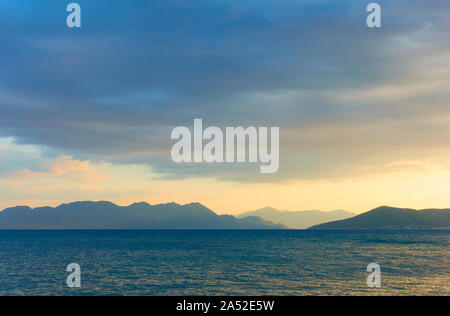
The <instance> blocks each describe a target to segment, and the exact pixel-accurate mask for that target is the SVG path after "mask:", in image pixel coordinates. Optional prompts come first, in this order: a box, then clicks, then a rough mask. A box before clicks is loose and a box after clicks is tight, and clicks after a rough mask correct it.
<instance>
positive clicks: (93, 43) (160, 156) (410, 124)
mask: <svg viewBox="0 0 450 316" xmlns="http://www.w3.org/2000/svg"><path fill="white" fill-rule="evenodd" d="M79 3H80V5H81V7H82V10H83V19H84V20H83V28H82V29H80V30H69V29H68V28H67V27H65V25H64V15H65V14H66V13H65V10H64V9H65V8H64V6H63V5H61V3H60V1H47V2H46V3H45V4H42V5H36V4H34V2H33V5H32V2H31V1H21V2H20V3H18V2H17V1H2V4H0V9H1V10H0V12H1V13H0V34H1V35H2V40H3V43H4V44H3V45H2V50H1V51H0V69H1V72H0V136H7V137H14V139H15V140H16V141H17V142H18V143H19V144H22V145H24V144H33V145H39V146H42V147H43V148H46V150H50V149H51V150H53V151H55V152H53V153H52V156H53V158H54V157H55V156H58V155H65V156H70V157H74V159H75V160H76V161H84V160H89V161H92V162H94V163H100V162H101V161H107V162H110V163H114V164H124V165H128V164H146V165H148V166H150V167H151V168H152V170H153V172H156V173H160V174H161V175H163V176H164V177H165V178H171V179H177V178H185V177H218V178H219V179H222V180H233V181H240V182H245V181H255V182H267V181H280V180H282V179H288V178H302V179H310V178H323V177H342V176H350V175H352V174H355V173H358V172H361V168H360V166H364V165H376V166H383V165H385V164H386V163H389V161H391V160H394V159H397V160H401V159H409V158H410V157H409V156H413V158H414V157H416V158H417V157H418V158H420V159H422V158H423V157H422V156H423V155H424V151H423V150H424V148H427V152H428V153H429V155H434V154H435V153H436V152H441V151H442V148H443V147H446V146H447V145H448V144H449V143H450V134H449V132H448V128H446V127H447V126H448V123H449V117H450V107H449V106H448V104H449V103H448V102H449V99H450V96H449V92H448V89H447V87H448V82H449V80H450V56H449V55H450V53H449V51H450V44H449V42H448V38H449V29H450V28H449V26H450V22H449V21H450V19H449V14H448V13H447V12H448V11H449V10H447V9H448V8H449V4H448V1H444V0H441V1H439V0H431V1H427V3H424V2H423V1H415V0H414V1H400V0H399V1H380V4H381V6H382V8H383V27H382V28H381V29H380V30H370V29H368V28H367V27H366V26H365V17H366V14H367V13H366V12H365V3H362V2H361V1H339V2H336V1H320V2H319V1H298V2H292V1H276V2H273V1H245V3H243V2H242V1H220V0H215V1H210V0H209V1H206V0H204V1H196V2H195V3H189V4H187V3H184V2H180V1H152V2H148V1H135V2H133V4H124V2H123V1H115V0H114V1H111V0H110V1H106V0H99V1H79ZM30 7H34V8H35V9H34V10H30V9H29V8H30ZM197 117H201V118H203V119H204V122H205V124H207V125H215V126H221V127H225V126H241V125H242V126H248V125H252V126H253V125H262V126H266V125H270V126H280V131H281V146H282V147H281V151H280V152H281V157H280V158H281V162H280V172H279V173H278V174H275V175H271V176H261V175H260V174H258V172H257V166H252V165H250V166H248V165H240V166H236V165H233V166H230V165H214V166H206V165H190V166H179V165H175V164H173V163H172V162H171V161H170V148H171V145H172V142H171V140H170V138H169V135H170V131H171V129H172V128H174V127H176V126H180V125H182V126H188V125H191V124H192V120H193V119H194V118H197ZM447 147H448V146H447ZM64 167H65V168H66V167H67V168H69V169H70V168H71V166H68V165H64ZM7 168H8V169H9V168H13V169H15V168H14V167H12V166H8V167H7Z"/></svg>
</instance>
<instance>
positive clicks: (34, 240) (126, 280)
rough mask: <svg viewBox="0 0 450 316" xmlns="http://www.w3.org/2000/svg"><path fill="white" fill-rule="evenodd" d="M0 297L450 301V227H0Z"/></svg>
mask: <svg viewBox="0 0 450 316" xmlns="http://www.w3.org/2000/svg"><path fill="white" fill-rule="evenodd" d="M72 263H76V264H77V265H79V268H80V274H79V277H80V287H69V286H68V285H67V279H68V277H69V278H70V275H71V272H73V271H74V270H71V271H67V270H66V268H67V266H68V265H69V264H72ZM371 263H376V264H378V265H379V267H380V273H381V274H380V275H381V278H380V283H379V287H369V286H368V284H367V278H368V276H369V275H370V274H371V272H370V271H367V266H368V265H369V264H371ZM371 271H372V270H371ZM0 295H2V296H4V295H39V296H40V295H52V296H53V295H130V296H135V295H139V296H140V295H145V296H147V295H151V296H163V295H164V296H166V295H168V296H179V295H182V296H191V295H192V296H198V295H208V296H210V295H211V296H222V295H232V296H237V295H239V296H241V295H245V296H247V295H251V296H254V295H258V296H259V295H264V296H266V295H283V296H284V295H289V296H293V295H295V296H297V295H346V296H347V295H450V231H309V230H215V231H209V230H197V231H187V230H186V231H183V230H180V231H174V230H147V231H146V230H142V231H136V230H118V231H112V230H98V231H88V230H85V231H82V230H80V231H58V230H42V231H39V230H34V231H0Z"/></svg>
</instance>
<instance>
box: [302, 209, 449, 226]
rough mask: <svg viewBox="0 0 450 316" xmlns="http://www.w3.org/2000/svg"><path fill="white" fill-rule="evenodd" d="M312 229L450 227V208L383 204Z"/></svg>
mask: <svg viewBox="0 0 450 316" xmlns="http://www.w3.org/2000/svg"><path fill="white" fill-rule="evenodd" d="M310 229H380V230H385V229H450V209H443V210H438V209H426V210H420V211H418V210H414V209H404V208H395V207H389V206H382V207H378V208H376V209H373V210H371V211H369V212H366V213H363V214H360V215H357V216H355V217H352V218H349V219H345V220H340V221H334V222H330V223H325V224H320V225H315V226H313V227H311V228H310Z"/></svg>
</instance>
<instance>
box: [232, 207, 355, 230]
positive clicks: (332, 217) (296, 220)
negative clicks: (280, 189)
mask: <svg viewBox="0 0 450 316" xmlns="http://www.w3.org/2000/svg"><path fill="white" fill-rule="evenodd" d="M355 215H356V214H355V213H351V212H347V211H343V210H336V211H331V212H323V211H315V210H314V211H297V212H292V211H279V210H277V209H275V208H273V207H265V208H261V209H258V210H255V211H249V212H244V213H242V214H239V215H237V216H236V217H237V218H245V217H248V216H257V217H260V218H262V219H264V220H266V221H269V222H273V223H279V224H282V225H284V226H286V227H288V228H292V229H306V228H309V227H311V226H314V225H318V224H323V223H327V222H331V221H337V220H342V219H347V218H350V217H353V216H355Z"/></svg>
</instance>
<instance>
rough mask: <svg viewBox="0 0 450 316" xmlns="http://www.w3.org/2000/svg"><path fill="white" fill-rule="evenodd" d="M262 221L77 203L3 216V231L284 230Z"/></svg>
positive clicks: (170, 208) (204, 211) (186, 209)
mask: <svg viewBox="0 0 450 316" xmlns="http://www.w3.org/2000/svg"><path fill="white" fill-rule="evenodd" d="M282 228H286V227H284V226H283V225H280V224H274V223H271V222H268V221H264V220H262V219H261V218H259V217H252V216H250V217H244V218H239V219H237V218H235V217H234V216H231V215H217V214H216V213H214V212H213V211H212V210H210V209H208V208H207V207H205V206H203V205H202V204H200V203H191V204H186V205H179V204H177V203H167V204H158V205H150V204H147V203H134V204H132V205H130V206H118V205H115V204H113V203H111V202H74V203H70V204H62V205H60V206H58V207H55V208H53V207H39V208H34V209H31V208H29V207H27V206H18V207H13V208H7V209H5V210H4V211H2V212H0V229H282Z"/></svg>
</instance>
